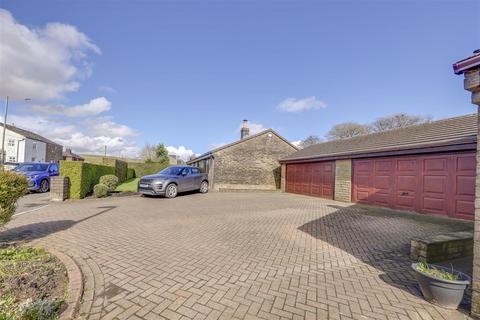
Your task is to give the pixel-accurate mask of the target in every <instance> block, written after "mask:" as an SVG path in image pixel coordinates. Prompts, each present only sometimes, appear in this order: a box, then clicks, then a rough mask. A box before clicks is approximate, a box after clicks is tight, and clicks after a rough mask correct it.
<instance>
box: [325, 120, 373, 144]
mask: <svg viewBox="0 0 480 320" xmlns="http://www.w3.org/2000/svg"><path fill="white" fill-rule="evenodd" d="M369 132H370V128H369V127H368V126H365V125H363V124H360V123H356V122H345V123H340V124H337V125H335V126H333V127H332V129H330V131H328V133H327V134H326V137H327V139H328V140H337V139H347V138H351V137H355V136H360V135H363V134H367V133H369Z"/></svg>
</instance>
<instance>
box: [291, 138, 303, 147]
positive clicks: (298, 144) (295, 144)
mask: <svg viewBox="0 0 480 320" xmlns="http://www.w3.org/2000/svg"><path fill="white" fill-rule="evenodd" d="M290 143H291V144H293V145H294V146H295V147H297V148H300V147H301V145H302V140H295V141H290Z"/></svg>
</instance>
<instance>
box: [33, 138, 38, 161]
mask: <svg viewBox="0 0 480 320" xmlns="http://www.w3.org/2000/svg"><path fill="white" fill-rule="evenodd" d="M32 149H33V150H37V143H36V142H34V143H33V144H32ZM32 161H33V160H32Z"/></svg>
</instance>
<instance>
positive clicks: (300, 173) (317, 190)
mask: <svg viewBox="0 0 480 320" xmlns="http://www.w3.org/2000/svg"><path fill="white" fill-rule="evenodd" d="M334 166H335V164H334V163H333V162H332V161H324V162H315V163H298V164H288V165H287V175H286V181H285V182H286V183H285V191H287V192H292V193H298V194H305V195H309V196H316V197H322V198H327V199H333V186H334V183H335V171H334V168H335V167H334Z"/></svg>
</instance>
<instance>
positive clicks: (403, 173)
mask: <svg viewBox="0 0 480 320" xmlns="http://www.w3.org/2000/svg"><path fill="white" fill-rule="evenodd" d="M476 148H477V115H476V114H472V115H465V116H460V117H454V118H449V119H443V120H438V121H432V122H429V123H425V124H420V125H414V126H410V127H406V128H401V129H395V130H391V131H387V132H382V133H374V134H368V135H363V136H359V137H354V138H350V139H343V140H336V141H328V142H324V143H320V144H317V145H313V146H310V147H307V148H305V149H302V150H299V151H297V152H296V153H293V154H291V155H289V156H287V157H284V158H282V159H281V160H280V163H282V190H284V191H286V192H291V193H298V194H304V195H310V196H317V197H323V198H328V199H335V200H340V201H345V202H356V203H365V204H373V205H378V206H385V207H390V208H396V209H401V210H409V211H416V212H422V213H430V214H437V215H442V216H447V217H451V218H459V219H467V220H473V219H474V211H475V210H474V203H475V176H476V170H475V166H476V160H475V159H476V158H475V157H476Z"/></svg>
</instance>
